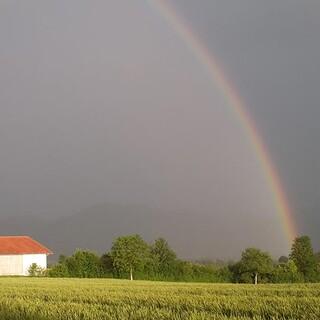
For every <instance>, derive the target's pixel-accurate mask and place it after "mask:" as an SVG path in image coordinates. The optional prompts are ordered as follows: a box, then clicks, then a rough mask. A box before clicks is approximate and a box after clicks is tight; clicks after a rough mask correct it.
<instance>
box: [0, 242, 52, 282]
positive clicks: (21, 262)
mask: <svg viewBox="0 0 320 320" xmlns="http://www.w3.org/2000/svg"><path fill="white" fill-rule="evenodd" d="M49 254H52V252H51V251H50V250H49V249H48V248H46V247H45V246H43V245H42V244H40V243H39V242H37V241H35V240H33V239H32V238H30V237H28V236H0V276H13V275H14V276H27V275H28V270H29V268H30V266H31V265H32V264H33V263H36V264H37V265H38V266H39V267H41V268H43V269H46V268H47V256H48V255H49Z"/></svg>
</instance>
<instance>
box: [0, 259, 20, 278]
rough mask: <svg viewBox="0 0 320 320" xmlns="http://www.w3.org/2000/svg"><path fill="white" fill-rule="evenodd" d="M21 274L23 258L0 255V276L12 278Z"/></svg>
mask: <svg viewBox="0 0 320 320" xmlns="http://www.w3.org/2000/svg"><path fill="white" fill-rule="evenodd" d="M22 274H23V256H22V255H20V254H10V255H9V254H8V255H0V275H1V276H14V275H22Z"/></svg>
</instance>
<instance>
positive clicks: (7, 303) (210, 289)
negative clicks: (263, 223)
mask: <svg viewBox="0 0 320 320" xmlns="http://www.w3.org/2000/svg"><path fill="white" fill-rule="evenodd" d="M0 319H3V320H6V319H10V320H16V319H17V320H18V319H24V320H26V319H27V320H29V319H40V320H44V319H74V320H78V319H112V320H113V319H131V320H135V319H170V320H171V319H173V320H174V319H190V320H191V319H192V320H197V319H242V320H245V319H256V320H258V319H308V320H310V319H320V284H297V285H270V284H269V285H258V286H254V285H240V284H200V283H192V284H191V283H170V282H151V281H132V282H130V281H127V280H111V279H110V280H109V279H101V280H99V279H50V278H0Z"/></svg>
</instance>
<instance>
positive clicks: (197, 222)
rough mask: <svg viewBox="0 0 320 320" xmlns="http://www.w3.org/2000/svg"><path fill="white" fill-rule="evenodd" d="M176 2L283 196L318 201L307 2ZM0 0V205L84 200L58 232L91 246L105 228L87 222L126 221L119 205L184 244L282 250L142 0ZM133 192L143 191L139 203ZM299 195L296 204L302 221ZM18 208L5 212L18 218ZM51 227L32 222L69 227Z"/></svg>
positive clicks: (193, 68)
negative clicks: (225, 82) (246, 116)
mask: <svg viewBox="0 0 320 320" xmlns="http://www.w3.org/2000/svg"><path fill="white" fill-rule="evenodd" d="M290 3H291V2H290ZM292 3H293V2H292ZM175 5H176V6H177V8H178V10H179V12H181V14H183V15H185V17H186V18H187V19H188V20H189V23H190V24H192V25H194V28H195V29H196V30H198V31H199V34H200V35H201V37H203V40H204V41H205V43H207V44H208V47H209V48H210V49H211V50H214V52H215V53H216V54H217V55H218V56H219V57H220V58H221V60H222V61H223V62H224V63H225V65H226V67H227V69H228V71H230V74H231V75H232V79H234V81H235V83H236V84H237V86H238V87H239V88H240V91H241V93H242V94H243V96H244V98H245V99H246V101H248V105H249V106H250V108H251V109H250V110H251V111H252V112H253V113H254V115H255V117H256V119H257V121H258V123H259V126H260V127H261V130H262V132H263V135H264V136H265V137H266V141H267V143H268V145H269V146H270V149H271V150H272V155H273V158H274V159H275V162H276V164H277V165H278V167H279V169H280V172H281V174H282V175H283V177H284V181H285V182H286V185H287V186H288V191H289V195H290V197H291V198H292V199H293V200H294V202H295V204H296V207H297V208H299V205H300V206H301V207H303V208H305V207H306V205H305V204H308V205H310V206H311V205H312V204H313V206H314V207H317V206H318V203H317V201H318V200H317V199H316V197H315V194H316V192H317V191H316V190H315V188H312V190H311V188H310V189H309V186H310V184H312V183H314V184H316V181H318V180H317V179H316V177H317V172H318V171H319V170H318V171H316V170H315V169H316V166H318V164H317V163H316V161H315V159H318V158H319V155H318V150H317V149H316V148H315V147H314V146H315V145H314V144H313V142H314V141H315V140H313V139H316V137H318V136H319V130H318V129H317V127H316V126H314V125H315V124H316V118H317V117H318V115H319V111H318V110H319V109H318V108H316V103H317V100H316V99H317V97H318V94H319V92H318V90H315V89H313V88H315V87H316V84H315V82H316V81H318V80H319V79H318V77H319V74H318V72H317V71H316V70H318V69H317V68H319V65H317V61H316V59H315V58H316V53H315V50H318V47H317V46H318V45H317V44H315V43H313V40H315V37H316V34H315V32H314V29H313V28H314V24H315V23H317V19H315V17H317V16H316V14H317V13H316V11H315V9H314V8H313V6H315V5H312V4H311V3H310V5H309V4H307V3H306V5H305V6H301V5H299V3H298V2H297V3H296V4H294V3H293V7H294V8H295V7H297V10H298V9H299V10H300V9H301V10H302V9H303V10H304V11H303V12H304V14H303V15H302V16H301V14H300V13H299V12H296V10H295V9H292V8H291V9H290V12H289V13H287V11H286V7H285V6H283V5H282V4H277V3H273V5H271V4H260V5H259V4H256V2H252V3H251V5H249V3H248V5H246V6H245V5H243V6H240V5H235V4H234V3H230V2H223V3H222V2H221V1H214V2H213V1H197V2H193V1H188V2H187V1H180V2H179V1H178V2H176V3H175ZM0 8H1V10H0V38H1V57H0V59H1V73H0V91H1V94H0V103H1V104H0V112H1V117H0V148H1V163H0V203H1V211H0V212H1V213H0V214H1V216H8V215H11V216H13V215H16V214H18V215H23V216H24V217H28V216H29V215H36V216H41V217H42V218H46V217H50V218H56V217H65V216H70V215H71V214H72V213H76V212H78V211H82V213H81V214H79V217H78V218H75V219H76V221H74V220H72V219H73V218H72V219H71V218H70V219H71V220H70V221H69V220H68V221H67V222H65V224H66V226H69V225H70V226H78V228H77V230H73V229H72V228H70V229H69V228H68V230H67V231H68V232H69V231H70V232H71V234H69V235H68V236H70V235H71V238H72V239H69V238H68V239H69V240H66V241H65V242H68V241H70V242H72V244H74V246H77V241H75V236H76V234H78V233H79V229H80V228H81V227H83V226H85V225H86V223H84V221H87V222H88V229H85V228H84V227H83V228H84V229H83V233H84V234H85V233H86V231H87V232H88V234H87V238H84V235H83V234H82V241H84V243H83V242H81V244H80V245H83V246H86V243H87V245H88V246H89V242H90V241H91V240H92V241H93V240H94V241H93V242H92V241H91V242H90V245H92V248H93V249H94V248H96V247H97V243H102V242H103V241H104V239H102V238H103V237H104V236H103V234H104V233H103V232H100V233H99V232H98V231H99V230H100V229H99V228H101V225H102V224H103V223H105V224H106V225H108V221H111V220H112V221H113V222H112V224H111V223H110V225H112V226H114V227H113V230H111V231H112V232H111V231H110V233H112V234H113V233H114V232H115V233H120V234H121V233H123V232H127V230H129V229H127V227H128V223H126V220H127V219H126V217H128V215H130V214H131V213H130V212H131V211H132V215H133V217H136V216H137V219H140V220H139V223H136V224H137V229H136V230H137V231H139V232H140V231H141V232H142V233H144V234H145V235H146V236H148V237H149V238H152V236H153V235H159V233H161V234H162V235H164V236H167V237H168V238H169V240H170V242H171V243H172V244H173V246H174V247H175V248H176V249H177V250H178V252H179V253H180V254H182V255H183V256H189V257H199V256H208V257H219V256H221V257H232V256H235V255H237V254H238V253H239V252H240V250H241V249H242V248H243V247H245V246H249V245H257V246H261V247H263V248H266V249H269V250H272V252H273V253H274V254H280V253H285V252H284V251H285V249H286V244H285V242H284V236H283V229H282V228H283V227H282V226H281V225H280V224H279V217H278V216H277V213H276V211H275V208H274V204H273V200H272V195H271V193H270V190H269V187H268V185H267V183H266V181H265V177H264V176H263V172H262V171H261V168H260V165H259V163H258V162H257V158H256V155H255V154H254V152H253V150H252V147H251V146H250V144H249V141H248V139H247V137H246V135H245V132H244V130H243V128H242V127H241V124H240V123H239V121H238V119H236V118H235V116H234V114H233V113H232V111H231V110H230V109H229V106H227V105H226V103H225V101H224V98H223V96H222V95H221V93H220V92H219V91H218V90H217V89H216V88H215V87H214V86H212V85H211V84H210V83H209V82H208V79H207V77H206V75H205V73H204V72H203V69H202V68H201V66H200V65H199V63H198V62H197V61H196V59H195V58H194V57H193V56H192V55H191V54H190V52H189V51H188V50H186V49H187V48H186V46H185V44H184V43H183V42H182V41H181V39H179V38H178V37H177V36H176V35H175V34H174V32H173V30H172V29H171V28H170V27H169V26H168V25H167V24H166V22H165V20H164V19H162V18H161V17H160V16H159V15H158V14H157V13H156V12H154V10H153V9H152V7H150V6H148V5H147V4H146V3H145V2H144V1H139V2H134V3H133V2H132V1H107V2H105V1H92V2H87V1H68V2H65V1H55V2H43V1H29V2H28V3H23V2H19V1H3V2H1V4H0ZM299 10H298V11H299ZM305 13H307V14H308V15H309V16H308V18H305ZM291 17H293V18H291ZM264 24H266V25H267V27H263V25H264ZM291 25H292V28H294V29H293V30H291V27H289V26H291ZM295 28H296V29H295ZM269 29H270V30H269ZM268 30H269V31H268ZM297 32H298V35H297V37H298V38H299V39H300V38H303V40H301V41H302V42H299V43H296V42H295V39H296V36H295V35H293V33H294V34H296V33H297ZM273 34H274V36H273ZM305 36H306V37H308V38H307V39H305ZM282 39H285V40H286V41H284V42H283V41H282ZM301 47H304V48H305V49H303V50H302V48H301ZM296 50H297V51H296ZM303 52H305V53H304V54H303ZM302 54H303V56H302V57H301V56H300V55H302ZM293 65H295V68H292V66H293ZM312 65H313V67H311V66H312ZM311 70H312V72H311ZM309 71H310V74H309ZM306 75H308V76H309V78H308V79H310V80H308V79H307V76H306ZM298 76H299V77H298ZM311 80H312V81H311ZM308 81H310V83H308ZM313 81H315V82H313ZM311 82H312V83H311ZM302 85H303V88H302ZM304 87H306V89H305V90H306V91H304ZM302 96H303V97H304V99H303V98H302ZM302 101H304V108H305V109H304V110H305V112H304V111H302V109H301V103H302ZM298 126H299V127H300V128H298ZM313 126H314V127H313ZM310 127H313V130H310ZM312 146H313V147H312ZM312 160H314V162H312ZM303 172H304V174H302V173H303ZM312 181H313V182H312ZM302 184H305V186H302ZM315 186H316V185H314V187H315ZM301 190H304V193H305V194H306V196H305V197H302V196H301ZM307 190H309V191H307ZM317 190H318V191H319V189H317ZM303 201H305V202H303ZM103 203H113V204H115V207H112V206H110V205H109V206H105V205H103ZM99 204H102V205H99ZM117 204H120V205H123V206H125V209H121V210H120V209H117ZM96 205H98V207H92V206H96ZM134 205H137V206H142V208H141V210H140V209H139V210H140V213H139V214H138V213H135V212H136V211H137V209H136V207H135V206H134ZM130 206H132V209H130ZM86 208H93V209H86ZM97 208H98V209H97ZM110 208H111V209H110ZM146 208H151V209H150V212H151V213H150V216H148V209H146ZM119 210H120V211H121V212H125V213H126V214H118V213H117V212H118V211H119ZM152 210H154V211H152ZM308 210H309V211H308ZM308 210H306V213H305V215H306V217H303V218H302V217H301V216H299V214H297V216H298V218H299V219H300V218H301V219H300V220H301V221H303V222H305V224H306V226H305V230H311V229H308V219H309V220H310V219H311V218H312V217H313V216H312V214H311V213H309V212H311V210H310V209H308ZM103 212H106V215H107V219H105V217H102V216H103ZM135 214H136V215H135ZM90 215H91V216H92V217H95V218H92V219H93V220H95V219H96V221H91V222H90ZM159 216H160V217H161V216H163V219H159ZM117 217H118V218H117ZM150 217H154V219H153V218H152V219H151V218H150ZM114 219H116V220H117V219H118V220H119V221H114ZM150 219H151V220H150ZM6 221H7V220H6ZM18 221H19V220H18ZM21 221H23V225H20V226H18V227H16V229H14V228H13V226H14V225H15V224H14V223H13V222H12V221H9V222H8V223H7V224H6V226H8V228H9V227H10V226H11V227H10V228H12V230H19V232H24V231H23V230H25V229H24V226H25V224H24V223H25V220H23V219H22V220H21ZM97 221H98V222H97ZM102 221H103V222H102ZM130 221H131V220H130ZM140 221H141V223H140ZM143 221H145V223H144V222H143ZM89 222H90V223H89ZM15 223H16V221H15ZM20 224H21V223H20ZM39 224H41V223H39V221H38V222H37V223H36V226H37V227H36V229H37V230H41V229H42V228H44V227H41V226H39ZM136 224H132V225H133V226H135V225H136ZM155 224H156V225H155ZM4 225H5V224H4V223H3V224H2V226H4ZM45 225H46V224H45V222H43V226H45ZM58 226H59V224H58ZM141 228H142V229H141ZM50 229H51V228H50ZM8 230H9V229H8ZM10 230H11V229H10ZM52 230H54V231H55V232H53V231H52ZM52 230H51V233H50V232H47V230H41V232H42V233H41V235H40V236H41V237H42V239H41V240H43V241H45V240H46V237H47V238H48V239H50V241H52V243H53V244H54V240H55V239H57V237H59V232H61V236H62V235H66V234H67V233H68V232H65V231H66V230H61V229H59V228H58V229H57V225H56V227H55V228H52ZM59 230H60V231H59ZM150 230H154V232H153V233H152V232H151V231H150ZM49 231H50V230H49ZM100 231H101V230H100ZM131 231H135V230H132V229H130V232H131ZM1 232H5V230H4V231H3V230H1ZM12 232H14V231H12ZM16 232H17V231H16ZM26 232H27V231H26ZM52 232H53V234H52ZM89 233H90V234H89ZM231 235H232V236H231ZM95 236H96V237H95ZM62 238H63V239H67V238H65V237H62ZM270 238H272V240H273V241H276V242H278V243H279V246H278V248H274V245H273V244H272V241H270ZM85 239H88V242H86V241H85ZM109 240H110V239H108V241H109ZM107 244H110V243H107ZM66 246H68V244H66ZM68 248H69V247H68ZM99 248H100V247H99ZM60 249H61V248H60Z"/></svg>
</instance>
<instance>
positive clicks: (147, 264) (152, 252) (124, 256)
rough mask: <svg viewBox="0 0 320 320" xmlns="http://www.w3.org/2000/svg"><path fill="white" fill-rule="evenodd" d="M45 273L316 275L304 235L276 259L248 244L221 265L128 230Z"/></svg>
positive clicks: (318, 262)
mask: <svg viewBox="0 0 320 320" xmlns="http://www.w3.org/2000/svg"><path fill="white" fill-rule="evenodd" d="M47 274H48V276H50V277H75V278H102V277H108V278H111V277H112V278H126V279H128V278H131V277H132V278H133V277H134V278H135V279H139V280H163V281H186V282H215V283H221V282H236V283H255V282H259V283H301V282H318V281H319V280H320V258H319V254H315V253H314V252H313V249H312V246H311V241H310V239H309V238H308V237H300V238H297V239H295V241H294V243H293V246H292V250H291V253H290V257H289V258H287V257H285V256H282V257H280V258H279V259H278V261H277V262H275V261H273V260H272V259H271V257H270V255H269V254H268V253H267V252H263V251H261V250H259V249H257V248H247V249H245V250H244V251H243V252H242V255H241V259H240V261H238V262H235V263H229V264H226V263H221V262H220V263H217V262H216V263H215V262H210V261H207V262H191V261H183V260H180V259H178V258H177V255H176V253H175V252H174V251H173V250H172V248H170V246H169V244H168V242H167V241H166V240H165V239H163V238H159V239H157V240H156V241H155V242H154V243H153V244H151V245H148V244H147V243H146V242H145V241H144V240H143V239H142V238H141V237H140V236H139V235H129V236H124V237H119V238H117V239H116V240H115V241H114V243H113V245H112V248H111V251H110V252H107V253H105V254H103V255H102V256H101V257H100V256H98V255H97V254H95V253H93V252H90V251H84V250H77V251H76V252H75V253H74V254H73V255H72V256H70V257H66V256H60V258H59V262H58V263H57V264H56V265H54V266H52V267H51V268H50V269H49V270H48V272H47ZM33 275H36V274H33Z"/></svg>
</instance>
